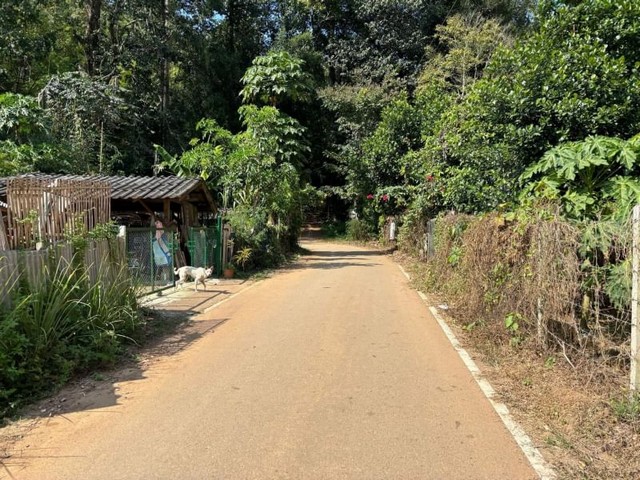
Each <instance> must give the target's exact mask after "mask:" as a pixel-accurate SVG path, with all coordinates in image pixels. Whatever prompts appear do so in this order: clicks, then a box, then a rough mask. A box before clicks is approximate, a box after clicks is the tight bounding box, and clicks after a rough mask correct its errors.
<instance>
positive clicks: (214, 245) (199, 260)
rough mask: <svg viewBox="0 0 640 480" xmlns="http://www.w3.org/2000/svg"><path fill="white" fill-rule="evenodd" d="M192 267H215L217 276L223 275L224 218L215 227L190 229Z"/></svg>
mask: <svg viewBox="0 0 640 480" xmlns="http://www.w3.org/2000/svg"><path fill="white" fill-rule="evenodd" d="M187 248H188V250H189V256H190V257H191V266H193V267H205V268H206V267H214V271H215V272H216V276H220V274H221V273H222V217H218V218H217V219H216V225H215V226H213V227H189V240H188V241H187Z"/></svg>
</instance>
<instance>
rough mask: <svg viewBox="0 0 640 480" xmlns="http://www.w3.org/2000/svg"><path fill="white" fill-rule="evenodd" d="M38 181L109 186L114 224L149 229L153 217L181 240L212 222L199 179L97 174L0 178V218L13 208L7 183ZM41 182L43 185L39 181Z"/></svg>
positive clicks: (209, 199)
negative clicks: (190, 230)
mask: <svg viewBox="0 0 640 480" xmlns="http://www.w3.org/2000/svg"><path fill="white" fill-rule="evenodd" d="M16 178H17V179H38V180H44V181H45V182H48V184H49V185H54V184H59V183H64V182H70V181H73V182H78V183H81V182H82V181H83V180H84V181H86V182H87V183H90V182H93V183H96V182H99V183H101V184H108V185H109V186H110V190H111V192H110V197H111V202H110V210H111V212H110V217H111V218H112V219H114V220H116V222H117V223H119V224H123V225H127V226H136V227H149V226H152V224H153V220H154V219H155V218H161V219H162V220H164V221H165V223H167V224H173V225H175V226H176V227H177V228H178V229H179V230H180V233H181V236H182V238H184V239H187V238H188V228H189V227H194V226H200V225H203V224H205V223H210V222H212V221H213V219H214V218H215V215H216V204H215V202H214V200H213V197H212V195H211V192H210V191H209V189H208V188H207V186H206V184H205V183H204V181H203V180H202V179H200V178H182V177H175V176H166V177H138V176H102V175H100V176H98V175H92V176H89V175H45V174H38V173H35V174H26V175H20V176H17V177H7V178H0V218H2V214H3V213H4V218H5V221H6V217H7V213H8V210H10V209H11V208H12V205H11V201H10V199H8V198H7V193H8V192H7V184H8V183H10V180H11V179H16ZM40 183H42V182H40ZM0 241H2V240H1V239H0Z"/></svg>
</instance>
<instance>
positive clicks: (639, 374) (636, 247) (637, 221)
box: [630, 205, 640, 395]
mask: <svg viewBox="0 0 640 480" xmlns="http://www.w3.org/2000/svg"><path fill="white" fill-rule="evenodd" d="M631 261H632V272H633V273H632V275H633V277H632V284H631V285H632V287H631V385H630V387H631V394H632V395H633V394H634V393H635V392H636V391H637V390H638V388H639V387H640V369H639V365H638V323H639V321H638V314H639V313H640V312H639V310H638V286H639V285H638V280H639V278H638V277H639V276H640V205H636V206H635V207H633V247H632V260H631Z"/></svg>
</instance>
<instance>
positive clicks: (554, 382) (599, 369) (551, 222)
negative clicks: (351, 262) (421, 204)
mask: <svg viewBox="0 0 640 480" xmlns="http://www.w3.org/2000/svg"><path fill="white" fill-rule="evenodd" d="M460 225H462V227H460ZM438 231H439V234H437V238H436V244H437V253H436V255H435V256H434V257H432V258H430V259H429V260H428V261H427V262H421V261H419V260H418V256H417V255H410V254H409V252H407V249H405V250H404V252H403V253H399V254H397V255H396V258H397V259H398V260H399V261H400V262H401V263H403V264H404V265H405V267H406V268H407V270H409V271H410V272H411V273H412V278H413V283H414V285H415V286H416V288H419V289H421V290H426V291H427V292H429V295H430V300H431V302H432V304H436V305H437V304H442V303H447V304H448V306H449V309H448V310H447V311H446V313H447V315H448V321H449V323H450V324H451V325H452V327H453V328H454V331H455V332H456V335H457V336H458V338H459V339H460V340H461V341H462V343H463V344H464V345H465V347H466V348H467V349H469V351H470V352H471V353H472V355H473V356H474V357H475V358H476V359H477V360H478V361H479V363H480V365H481V368H482V370H483V372H484V373H485V374H486V375H487V376H488V378H489V379H490V381H491V382H492V384H493V386H494V388H495V389H496V391H498V392H499V394H500V395H501V396H502V398H503V401H504V402H505V403H506V404H507V405H508V406H509V408H510V410H511V411H512V413H513V415H514V417H516V419H517V420H518V421H519V422H520V423H521V424H522V425H523V426H524V428H525V430H526V431H527V432H528V433H529V434H530V435H531V436H532V438H533V439H534V441H535V443H536V444H537V445H538V447H539V448H540V449H541V451H542V453H543V455H544V456H545V458H546V459H547V460H548V461H549V462H550V463H551V464H552V465H553V466H554V468H555V469H556V471H557V473H558V476H559V478H561V479H594V480H595V479H598V480H599V479H605V480H606V479H611V480H613V479H638V478H640V437H639V435H640V400H637V401H635V402H631V401H630V400H629V394H628V388H627V386H628V347H626V346H625V345H626V343H628V335H621V334H620V328H618V327H617V325H624V318H622V317H620V316H618V317H614V316H612V317H611V319H610V322H612V323H615V324H617V325H616V327H617V328H614V329H612V328H603V327H602V322H601V319H602V318H603V315H602V309H603V305H605V302H606V301H607V298H606V296H605V295H604V294H603V292H604V288H603V286H602V285H601V284H600V283H599V282H600V280H601V279H600V277H599V278H594V279H593V280H592V279H591V278H587V279H586V280H585V270H584V268H582V267H583V265H581V260H580V259H579V257H578V255H577V252H578V248H579V240H580V232H579V231H578V229H577V228H576V227H575V226H573V225H569V224H567V223H566V222H564V221H562V220H561V219H559V218H557V217H553V216H546V217H545V218H541V219H534V221H528V222H517V221H513V222H509V221H506V220H505V219H504V218H503V217H500V216H499V215H492V216H487V217H484V218H482V219H471V218H469V217H464V218H463V219H459V218H456V217H454V216H449V217H445V218H443V219H439V225H438ZM411 253H415V252H411ZM617 258H621V257H619V256H618V257H617ZM600 260H602V259H600ZM594 263H595V262H594ZM593 272H594V270H593V269H591V270H589V274H592V273H593ZM596 273H598V272H596ZM585 285H593V287H592V289H593V290H592V291H591V292H590V293H588V294H587V295H586V297H587V298H586V300H585V299H584V298H583V292H584V291H585ZM622 314H623V315H624V312H622ZM510 315H511V318H512V319H514V320H515V321H516V323H517V327H515V328H514V327H513V326H512V327H510V328H507V327H506V324H505V318H507V317H508V316H510Z"/></svg>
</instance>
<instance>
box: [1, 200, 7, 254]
mask: <svg viewBox="0 0 640 480" xmlns="http://www.w3.org/2000/svg"><path fill="white" fill-rule="evenodd" d="M3 250H9V242H8V241H7V234H6V232H5V231H4V218H2V210H0V251H3Z"/></svg>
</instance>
